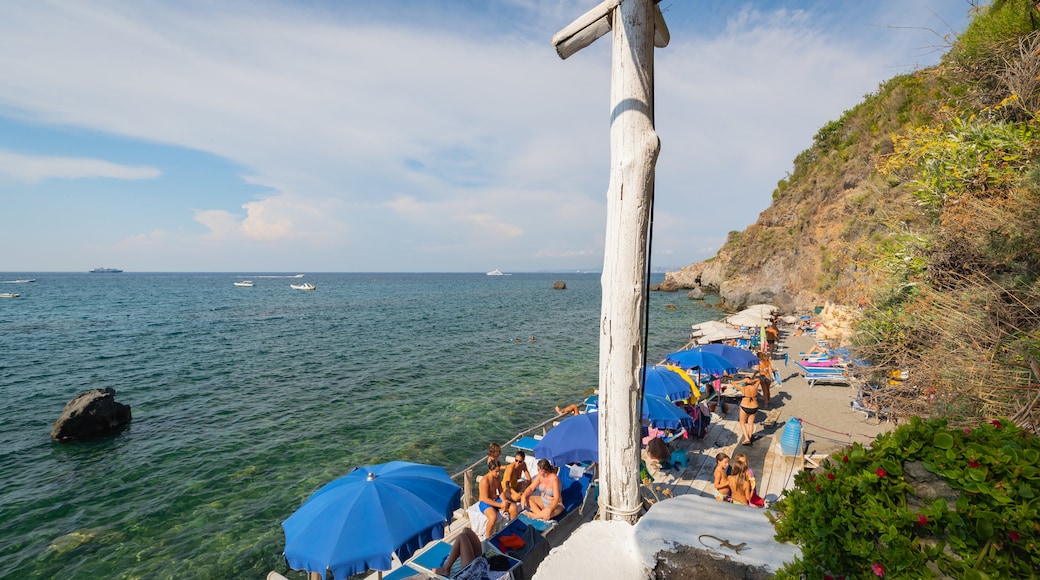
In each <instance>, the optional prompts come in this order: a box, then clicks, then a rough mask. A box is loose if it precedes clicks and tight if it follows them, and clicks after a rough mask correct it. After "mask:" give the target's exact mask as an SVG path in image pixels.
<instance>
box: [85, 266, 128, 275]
mask: <svg viewBox="0 0 1040 580" xmlns="http://www.w3.org/2000/svg"><path fill="white" fill-rule="evenodd" d="M120 272H122V270H120V269H119V268H100V267H98V268H94V269H93V270H91V271H90V273H91V274H119V273H120Z"/></svg>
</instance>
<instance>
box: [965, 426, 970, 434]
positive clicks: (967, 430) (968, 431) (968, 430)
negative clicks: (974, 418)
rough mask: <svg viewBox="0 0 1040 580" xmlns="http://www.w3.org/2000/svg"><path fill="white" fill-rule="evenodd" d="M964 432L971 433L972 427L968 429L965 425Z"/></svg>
mask: <svg viewBox="0 0 1040 580" xmlns="http://www.w3.org/2000/svg"><path fill="white" fill-rule="evenodd" d="M964 434H965V435H971V429H968V428H967V427H965V428H964Z"/></svg>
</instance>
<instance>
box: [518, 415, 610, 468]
mask: <svg viewBox="0 0 1040 580" xmlns="http://www.w3.org/2000/svg"><path fill="white" fill-rule="evenodd" d="M534 456H535V457H536V458H537V459H548V460H549V461H551V462H552V464H553V465H556V466H560V465H564V464H566V463H581V462H583V461H593V462H598V461H599V413H582V414H580V415H574V416H572V417H568V418H566V419H564V420H563V421H560V424H559V425H557V426H555V427H553V428H552V429H550V430H549V432H548V433H546V434H545V437H542V440H541V441H539V442H538V444H537V445H535V446H534Z"/></svg>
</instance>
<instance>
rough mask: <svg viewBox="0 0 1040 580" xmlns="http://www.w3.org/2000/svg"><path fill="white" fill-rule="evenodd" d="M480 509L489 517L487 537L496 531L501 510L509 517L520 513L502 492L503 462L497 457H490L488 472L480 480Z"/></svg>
mask: <svg viewBox="0 0 1040 580" xmlns="http://www.w3.org/2000/svg"><path fill="white" fill-rule="evenodd" d="M480 511H482V512H484V517H486V518H487V530H486V534H485V536H484V537H486V538H490V537H491V536H492V534H493V533H494V531H495V522H497V521H498V514H499V512H501V513H502V515H503V516H506V517H509V518H515V517H516V515H517V513H519V511H518V510H517V507H516V504H515V503H513V502H512V500H510V499H509V498H507V497H505V494H503V493H502V464H501V463H499V461H498V460H497V459H488V473H487V475H485V476H484V477H483V478H481V480H480Z"/></svg>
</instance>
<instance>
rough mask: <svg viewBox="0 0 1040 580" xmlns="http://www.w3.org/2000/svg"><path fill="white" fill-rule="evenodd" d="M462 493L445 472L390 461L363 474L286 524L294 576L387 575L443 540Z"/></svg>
mask: <svg viewBox="0 0 1040 580" xmlns="http://www.w3.org/2000/svg"><path fill="white" fill-rule="evenodd" d="M461 496H462V489H461V488H459V486H458V485H457V484H456V483H455V482H454V481H452V480H451V478H450V477H448V473H447V472H446V471H445V470H444V468H443V467H435V466H432V465H421V464H418V463H409V462H407V461H391V462H389V463H383V464H380V465H372V466H368V467H359V468H356V469H354V470H353V471H351V472H350V473H349V474H347V475H345V476H343V477H340V478H338V479H335V480H333V481H331V482H329V483H328V484H326V485H325V486H324V487H322V488H321V489H319V490H318V491H316V492H314V495H312V496H311V497H310V499H308V500H307V501H306V502H304V504H303V505H302V506H300V509H298V510H296V512H295V513H293V514H292V515H291V516H289V519H287V520H285V521H284V522H282V529H283V530H284V531H285V559H286V561H287V562H288V563H289V567H291V568H293V569H296V570H307V571H310V572H318V573H320V574H321V576H322V578H324V577H325V571H326V570H331V571H332V575H333V577H334V578H346V577H348V576H352V575H354V574H358V573H361V572H364V571H366V570H389V569H390V567H391V557H392V555H393V554H397V557H398V558H400V559H401V560H402V561H403V560H406V559H408V558H409V557H410V556H411V555H412V554H413V553H414V552H415V551H416V550H418V549H419V548H421V547H422V546H424V545H426V543H427V542H430V541H432V540H438V539H440V538H443V537H444V525H445V524H446V523H448V521H449V520H450V519H451V515H452V512H454V511H455V510H456V509H458V507H459V505H460V499H461Z"/></svg>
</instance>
